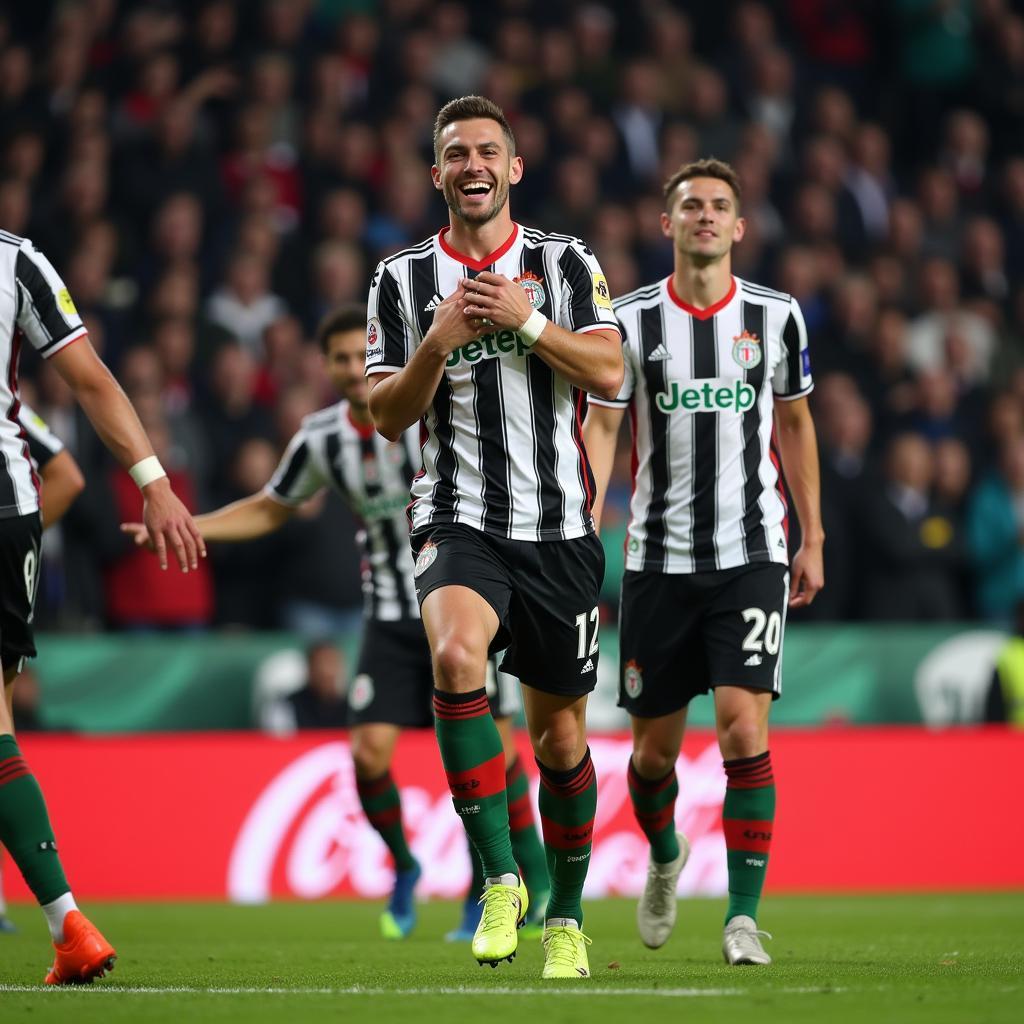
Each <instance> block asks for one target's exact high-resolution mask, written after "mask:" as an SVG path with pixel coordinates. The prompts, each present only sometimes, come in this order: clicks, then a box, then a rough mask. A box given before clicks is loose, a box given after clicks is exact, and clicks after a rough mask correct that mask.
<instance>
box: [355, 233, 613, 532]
mask: <svg viewBox="0 0 1024 1024" xmlns="http://www.w3.org/2000/svg"><path fill="white" fill-rule="evenodd" d="M447 230H448V229H447V228H445V229H444V230H442V231H441V232H440V233H439V234H438V235H436V236H434V237H432V238H429V239H427V240H426V241H425V242H423V243H421V244H420V245H417V246H414V247H412V248H411V249H406V250H404V251H403V252H400V253H397V254H396V255H394V256H391V257H389V258H388V259H385V260H384V261H383V262H382V263H380V264H379V265H378V267H377V270H376V272H375V273H374V275H373V281H372V283H371V287H370V297H369V302H368V311H367V312H368V316H369V320H368V322H367V347H366V373H367V375H368V376H369V375H372V374H374V373H382V372H397V371H399V370H401V369H402V368H403V367H404V366H405V365H406V363H407V362H408V361H409V359H410V358H411V357H412V354H413V352H414V351H415V350H416V347H417V346H418V345H419V344H420V342H421V341H422V340H423V337H424V335H425V334H426V333H427V330H428V329H429V328H430V325H431V322H432V320H433V317H434V310H435V309H436V308H437V306H438V305H440V303H441V301H442V300H443V299H444V298H445V297H447V296H448V295H451V294H452V292H453V291H455V289H456V287H457V286H458V283H459V281H460V280H461V279H462V278H464V277H471V276H475V275H476V274H478V273H480V272H481V271H484V270H490V271H492V272H494V273H497V274H503V275H505V276H506V277H508V278H510V279H512V280H514V281H516V282H518V283H519V284H520V285H521V286H522V287H523V288H524V289H525V290H526V292H527V294H528V295H529V297H530V302H531V304H532V305H533V307H534V308H535V309H539V310H540V311H541V312H542V313H543V314H544V315H545V316H547V317H548V318H549V319H550V320H552V321H554V322H555V323H557V324H559V325H560V326H562V327H564V328H566V329H568V330H570V331H575V332H580V333H585V332H588V331H594V330H600V329H609V328H610V329H612V330H615V331H616V332H618V325H617V324H616V321H615V315H614V312H613V311H612V304H611V298H610V296H609V293H608V284H607V282H606V281H605V278H604V275H603V274H602V273H601V267H600V265H599V264H598V262H597V259H596V257H595V256H594V254H593V252H591V250H590V249H589V248H587V246H586V245H585V244H584V243H583V242H582V241H580V240H579V239H576V238H570V237H569V236H567V235H549V234H544V233H543V232H541V231H537V230H534V229H532V228H524V227H522V226H520V225H515V226H514V227H513V230H512V233H511V235H509V237H508V239H507V240H506V241H505V243H504V244H503V245H502V246H501V247H500V248H499V249H497V250H496V251H495V252H493V253H491V254H490V255H489V256H487V257H486V258H485V259H483V260H471V259H469V258H468V257H466V256H464V255H462V254H461V253H458V252H456V251H455V250H454V249H452V247H451V246H450V245H448V243H447V242H446V240H445V234H446V232H447ZM586 402H587V396H586V395H585V393H584V392H582V391H580V390H579V389H578V388H575V387H573V386H572V385H571V384H569V383H568V382H566V381H565V380H563V379H562V378H561V377H559V376H558V375H557V374H556V373H555V372H554V371H553V370H552V369H551V367H550V366H548V365H547V363H545V362H544V360H543V359H541V358H540V357H539V356H537V355H536V354H534V353H531V352H530V350H529V349H528V348H526V347H525V346H524V345H523V343H522V340H521V339H520V337H519V335H518V334H517V333H516V332H515V331H512V330H493V331H490V332H489V333H487V334H483V335H481V336H480V337H479V338H476V339H475V340H473V341H470V342H469V343H467V344H466V345H463V346H462V348H460V349H458V350H456V351H455V352H453V353H452V354H451V355H450V356H449V358H448V364H447V366H446V368H445V372H444V375H443V376H442V377H441V382H440V384H439V385H438V388H437V392H436V394H435V395H434V399H433V402H432V403H431V405H430V408H429V409H428V410H427V413H426V415H425V417H424V427H425V440H424V445H423V472H422V473H421V474H420V475H418V476H417V477H416V480H415V482H414V483H413V487H412V497H413V504H412V528H413V530H414V531H415V530H419V529H423V528H424V527H426V526H429V525H431V524H434V523H465V524H466V525H468V526H472V527H474V528H476V529H478V530H483V531H485V532H486V533H491V534H494V535H496V536H500V537H508V538H512V539H515V540H528V541H543V540H567V539H570V538H573V537H580V536H583V535H584V534H586V533H589V532H591V531H592V530H593V518H592V516H591V512H590V508H591V501H592V497H593V493H594V478H593V474H592V473H591V471H590V463H589V461H588V460H587V456H586V452H585V450H584V448H583V429H582V424H583V417H584V415H585V413H586Z"/></svg>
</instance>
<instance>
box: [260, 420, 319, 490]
mask: <svg viewBox="0 0 1024 1024" xmlns="http://www.w3.org/2000/svg"><path fill="white" fill-rule="evenodd" d="M326 485H327V481H326V480H325V479H324V478H323V475H322V474H321V472H320V470H319V468H318V467H317V465H316V460H315V459H314V458H313V452H312V449H311V447H310V441H309V437H308V436H307V434H306V431H305V430H300V431H299V432H298V433H297V434H296V435H295V436H294V437H293V438H292V439H291V441H289V442H288V447H287V448H286V449H285V453H284V455H282V456H281V461H280V462H279V463H278V464H277V469H275V470H274V475H273V476H272V477H271V478H270V482H269V483H268V484H267V486H266V487H265V488H264V489H263V493H264V494H267V495H269V496H270V497H271V498H274V499H275V500H276V501H280V502H282V503H283V504H285V505H291V506H296V505H301V504H302V503H303V502H304V501H308V500H309V499H310V498H312V497H313V495H314V494H317V493H318V492H319V491H321V490H322V489H323V488H324V487H325V486H326Z"/></svg>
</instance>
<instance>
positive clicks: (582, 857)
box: [537, 747, 597, 927]
mask: <svg viewBox="0 0 1024 1024" xmlns="http://www.w3.org/2000/svg"><path fill="white" fill-rule="evenodd" d="M537 767H538V768H539V769H540V781H541V786H540V801H539V803H540V823H541V829H542V831H543V832H544V846H545V849H546V850H547V858H548V874H549V875H550V877H551V896H550V898H549V899H548V909H547V918H548V919H551V918H553V917H571V918H572V919H573V920H574V921H576V923H577V924H578V925H580V926H581V927H582V925H583V883H584V882H585V881H586V879H587V868H588V867H589V866H590V851H591V847H592V845H593V838H594V814H595V813H596V811H597V774H596V772H595V771H594V762H593V761H592V760H591V759H590V748H589V747H588V748H587V752H586V753H585V754H584V755H583V760H582V761H580V763H579V764H578V765H576V767H575V768H570V769H569V770H568V771H564V772H559V771H555V770H554V769H552V768H548V767H546V766H545V765H543V764H541V763H540V761H538V762H537Z"/></svg>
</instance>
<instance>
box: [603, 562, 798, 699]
mask: <svg viewBox="0 0 1024 1024" xmlns="http://www.w3.org/2000/svg"><path fill="white" fill-rule="evenodd" d="M788 598H789V570H788V568H787V566H785V565H781V564H778V563H776V562H758V563H754V564H752V565H743V566H739V567H737V568H735V569H722V570H719V571H717V572H701V573H661V572H633V571H627V572H626V573H625V574H624V575H623V578H622V600H621V602H620V605H619V706H620V707H623V708H625V709H626V710H627V711H628V712H629V713H630V714H631V715H633V716H634V717H636V718H660V717H661V716H662V715H669V714H672V713H674V712H676V711H678V710H680V709H681V708H684V707H686V705H687V704H689V703H690V701H691V700H692V699H693V698H694V697H696V696H698V695H699V694H702V693H707V692H708V691H709V690H710V689H711V688H713V687H715V686H742V687H745V688H747V689H751V690H767V691H769V692H770V693H771V694H772V697H773V698H777V697H778V696H779V695H780V693H781V692H782V678H781V677H782V673H781V667H782V665H781V663H782V640H783V634H784V631H785V626H786V608H787V604H788Z"/></svg>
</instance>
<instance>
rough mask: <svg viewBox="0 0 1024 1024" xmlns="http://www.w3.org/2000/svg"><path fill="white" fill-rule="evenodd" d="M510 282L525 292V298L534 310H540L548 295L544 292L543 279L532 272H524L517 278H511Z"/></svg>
mask: <svg viewBox="0 0 1024 1024" xmlns="http://www.w3.org/2000/svg"><path fill="white" fill-rule="evenodd" d="M512 280H513V281H515V283H516V284H517V285H519V287H520V288H522V289H523V291H524V292H526V297H527V298H528V299H529V300H530V305H531V306H533V308H534V309H540V307H541V306H543V305H544V302H545V301H546V299H547V297H548V295H547V292H545V291H544V278H543V277H538V276H537V275H536V274H535V273H534V272H533V271H532V270H524V271H523V272H522V273H521V274H520V275H519V277H513V278H512Z"/></svg>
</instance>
